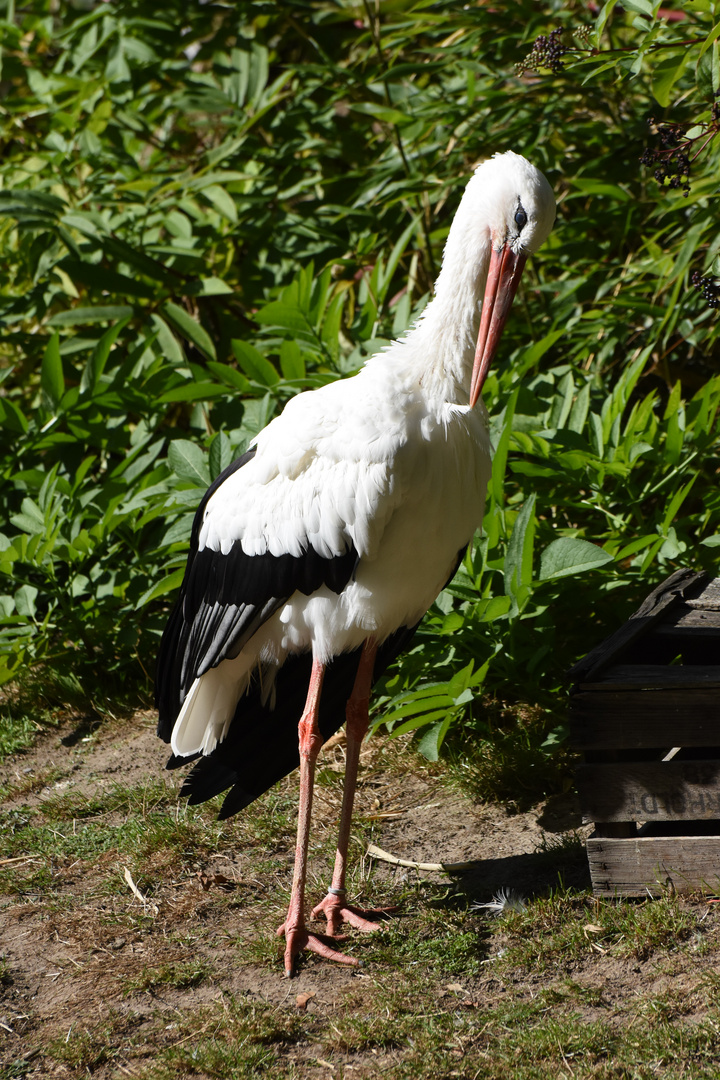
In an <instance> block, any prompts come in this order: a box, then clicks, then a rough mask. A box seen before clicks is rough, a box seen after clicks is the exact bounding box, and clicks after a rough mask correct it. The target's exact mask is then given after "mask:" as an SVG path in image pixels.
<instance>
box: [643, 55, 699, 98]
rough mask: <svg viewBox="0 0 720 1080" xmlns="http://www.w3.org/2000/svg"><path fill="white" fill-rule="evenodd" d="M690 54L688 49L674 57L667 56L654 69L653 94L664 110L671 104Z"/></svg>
mask: <svg viewBox="0 0 720 1080" xmlns="http://www.w3.org/2000/svg"><path fill="white" fill-rule="evenodd" d="M689 60H690V53H689V50H688V49H687V48H684V49H683V50H682V52H680V53H675V54H674V55H670V56H665V57H663V59H662V60H660V61H659V62H658V63H657V64H655V65H654V67H653V72H652V92H653V97H654V98H655V100H656V101H657V102H659V104H660V105H662V107H663V108H667V106H668V105H669V104H670V95H671V93H672V88H673V86H674V85H675V83H676V82H677V81H678V79H679V78H680V76H681V75H682V73H683V71H684V70H685V68H686V66H687V64H688V61H689Z"/></svg>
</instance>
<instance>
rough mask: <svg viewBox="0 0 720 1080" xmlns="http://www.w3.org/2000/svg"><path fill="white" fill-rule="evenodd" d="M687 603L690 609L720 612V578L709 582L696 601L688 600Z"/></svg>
mask: <svg viewBox="0 0 720 1080" xmlns="http://www.w3.org/2000/svg"><path fill="white" fill-rule="evenodd" d="M687 603H688V604H689V605H690V607H696V608H704V609H705V610H711V611H720V578H718V577H716V578H713V579H712V581H709V582H708V583H707V585H706V586H705V588H704V589H703V591H702V592H701V593H700V595H699V596H698V597H696V598H695V599H694V600H688V601H687Z"/></svg>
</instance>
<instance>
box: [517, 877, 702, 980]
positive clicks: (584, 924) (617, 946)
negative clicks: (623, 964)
mask: <svg viewBox="0 0 720 1080" xmlns="http://www.w3.org/2000/svg"><path fill="white" fill-rule="evenodd" d="M502 921H503V924H504V926H505V929H506V933H507V946H506V948H505V950H504V952H503V955H502V960H501V962H502V966H503V969H504V970H511V969H513V970H515V969H518V968H524V969H531V968H532V969H533V970H535V971H544V970H547V969H550V968H556V967H557V966H558V965H562V964H568V963H572V962H575V961H578V960H581V959H583V958H587V957H588V956H589V955H592V954H593V952H594V953H596V954H598V955H602V954H604V953H606V952H608V951H612V953H613V954H614V955H615V956H621V957H626V958H632V959H634V960H638V961H645V960H648V959H649V958H650V957H651V956H653V955H655V954H656V953H658V952H659V951H668V952H672V951H674V950H676V949H679V948H682V947H684V946H685V945H686V943H687V942H688V941H689V940H690V939H691V938H692V937H693V936H697V935H702V934H703V933H704V932H705V929H704V924H703V923H702V922H700V920H699V918H698V915H697V912H696V911H695V910H694V909H693V907H692V906H691V905H689V904H688V903H687V902H685V901H684V900H683V899H682V898H681V897H666V898H662V899H659V900H648V901H641V902H639V903H637V902H632V901H631V902H628V901H621V902H615V901H605V902H602V901H594V902H591V901H590V900H589V899H588V898H587V897H585V896H577V895H574V894H572V893H569V892H566V893H557V894H555V895H552V896H550V897H548V898H545V899H538V900H535V901H533V902H532V903H530V904H529V905H528V907H527V910H526V911H525V912H509V913H508V914H507V915H506V916H505V917H504V918H503V920H502Z"/></svg>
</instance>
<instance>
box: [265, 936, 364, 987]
mask: <svg viewBox="0 0 720 1080" xmlns="http://www.w3.org/2000/svg"><path fill="white" fill-rule="evenodd" d="M277 933H278V937H284V938H285V978H286V979H291V978H292V976H293V971H294V969H295V958H296V957H297V956H299V955H300V953H301V952H302V951H303V950H304V949H307V950H308V951H309V952H314V953H317V955H318V956H322V958H323V959H324V960H335V962H336V963H338V964H349V965H351V966H352V967H359V966H360V961H359V960H356V959H355V957H354V956H346V955H345V953H341V952H338V951H337V949H336V948H334V946H335V945H337V943H338V941H346V940H347V938H346V937H344V936H340V937H328V936H327V934H314V933H311V931H310V930H308V929H307V927H306V926H304V925H302V926H297V927H294V928H293V929H292V930H289V929H288V928H287V923H283V924H282V926H280V927H278V931H277Z"/></svg>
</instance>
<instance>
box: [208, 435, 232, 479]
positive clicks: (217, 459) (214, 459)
mask: <svg viewBox="0 0 720 1080" xmlns="http://www.w3.org/2000/svg"><path fill="white" fill-rule="evenodd" d="M208 462H209V465H210V476H211V477H212V479H213V480H217V478H218V476H219V475H220V473H221V472H223V471H224V470H225V469H227V467H228V465H231V464H232V462H233V451H232V445H231V443H230V440H229V439H228V437H227V435H226V434H225V432H224V431H219V432H218V433H217V435H216V436H215V438H214V439H213V441H212V442H211V443H210V453H209V455H208Z"/></svg>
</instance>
